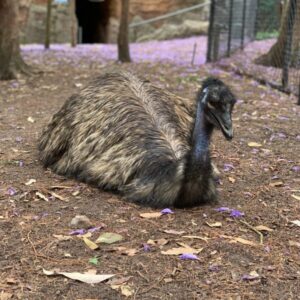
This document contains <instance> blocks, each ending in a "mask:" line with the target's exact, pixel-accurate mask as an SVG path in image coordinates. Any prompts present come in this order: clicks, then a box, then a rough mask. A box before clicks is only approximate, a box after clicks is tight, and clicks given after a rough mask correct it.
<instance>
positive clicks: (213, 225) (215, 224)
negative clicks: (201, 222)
mask: <svg viewBox="0 0 300 300" xmlns="http://www.w3.org/2000/svg"><path fill="white" fill-rule="evenodd" d="M205 223H206V224H207V225H208V226H209V227H222V223H221V222H215V223H208V222H205Z"/></svg>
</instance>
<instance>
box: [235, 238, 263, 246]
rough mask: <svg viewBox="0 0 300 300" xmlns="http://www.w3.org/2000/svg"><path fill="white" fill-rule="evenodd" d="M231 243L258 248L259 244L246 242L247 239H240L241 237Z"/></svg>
mask: <svg viewBox="0 0 300 300" xmlns="http://www.w3.org/2000/svg"><path fill="white" fill-rule="evenodd" d="M230 243H240V244H243V245H248V246H257V243H255V242H252V241H249V240H246V239H243V238H240V237H235V238H233V239H232V240H231V241H230Z"/></svg>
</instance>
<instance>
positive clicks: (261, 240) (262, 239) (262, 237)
mask: <svg viewBox="0 0 300 300" xmlns="http://www.w3.org/2000/svg"><path fill="white" fill-rule="evenodd" d="M240 222H241V223H243V224H244V225H246V226H247V227H248V228H250V229H251V230H252V231H254V232H255V233H257V234H258V235H259V243H260V244H261V245H262V244H263V243H264V236H263V234H262V233H261V232H260V231H259V230H257V229H256V228H255V227H253V226H252V225H250V224H249V223H247V222H246V221H243V220H240Z"/></svg>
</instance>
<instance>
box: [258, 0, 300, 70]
mask: <svg viewBox="0 0 300 300" xmlns="http://www.w3.org/2000/svg"><path fill="white" fill-rule="evenodd" d="M289 7H290V1H289V0H286V1H285V2H284V5H283V7H282V11H281V12H282V13H281V22H280V29H279V36H278V39H277V42H276V43H275V44H274V45H273V46H272V47H271V49H270V50H269V52H268V53H266V54H263V55H262V56H260V57H258V58H257V59H256V60H255V62H256V63H257V64H261V65H264V66H271V67H275V68H282V67H283V64H284V49H285V45H286V43H287V31H288V26H287V24H288V22H290V21H291V20H290V14H289ZM299 28H300V4H297V7H296V11H295V18H294V25H293V39H292V44H291V59H290V66H291V67H297V62H298V63H299V51H300V30H299Z"/></svg>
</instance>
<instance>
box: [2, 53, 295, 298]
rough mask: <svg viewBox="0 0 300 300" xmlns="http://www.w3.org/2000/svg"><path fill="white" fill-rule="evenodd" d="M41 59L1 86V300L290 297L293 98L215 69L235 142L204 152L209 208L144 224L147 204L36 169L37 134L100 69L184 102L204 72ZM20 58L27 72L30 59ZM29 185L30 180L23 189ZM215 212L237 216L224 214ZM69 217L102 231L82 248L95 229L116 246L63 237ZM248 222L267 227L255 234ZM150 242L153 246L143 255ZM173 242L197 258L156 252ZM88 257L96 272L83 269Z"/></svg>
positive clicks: (208, 69) (217, 139)
mask: <svg viewBox="0 0 300 300" xmlns="http://www.w3.org/2000/svg"><path fill="white" fill-rule="evenodd" d="M40 55H41V56H42V57H43V59H44V61H43V65H39V66H38V67H40V68H42V69H44V72H43V73H40V74H38V75H35V76H31V77H26V78H25V77H24V78H21V79H19V80H17V81H6V82H0V165H1V168H0V237H1V240H0V299H1V300H2V299H30V300H33V299H38V300H42V299H98V300H100V299H101V300H103V299H125V298H126V297H125V296H124V295H123V294H125V292H126V291H125V290H126V288H128V287H130V292H129V294H131V295H129V296H128V297H127V299H178V300H179V299H300V296H299V295H300V256H299V251H300V244H299V242H300V241H299V236H300V227H299V224H298V225H297V222H294V223H293V222H292V221H297V220H299V219H300V210H299V208H300V206H299V205H300V201H299V197H300V186H299V184H300V179H299V174H300V173H299V168H297V166H299V165H300V162H299V149H300V148H299V143H300V130H299V128H300V121H299V120H300V118H299V116H300V109H299V107H298V106H296V105H295V103H296V99H295V98H293V97H292V96H290V97H288V96H287V95H285V94H282V93H280V92H278V91H275V90H272V89H271V88H269V87H265V86H262V85H259V84H257V82H255V81H254V80H252V79H251V80H250V79H248V78H243V77H240V76H236V75H234V74H233V73H228V72H226V71H223V70H221V69H220V70H218V77H219V78H221V79H223V80H224V81H225V82H226V83H227V84H229V85H230V86H232V88H233V90H234V92H235V94H236V95H237V97H238V99H239V101H238V103H237V105H236V107H235V110H234V115H233V118H234V128H235V138H234V140H233V141H232V142H230V143H229V142H227V141H225V140H224V138H223V137H222V136H221V134H220V133H216V134H215V136H214V141H213V145H212V156H213V159H214V161H215V162H216V164H217V166H218V167H219V169H220V171H221V179H220V185H219V203H218V205H217V206H211V205H206V206H203V207H198V208H194V209H186V210H179V209H178V210H177V209H176V210H174V214H169V215H164V216H161V217H159V218H151V219H147V218H142V217H141V216H140V214H141V213H145V212H153V211H152V210H151V209H150V208H146V207H139V206H136V205H134V204H130V203H127V202H126V201H124V199H121V198H120V197H118V196H116V195H114V194H112V193H109V192H104V191H102V190H99V189H97V188H93V187H91V186H88V185H86V184H83V183H79V182H77V181H75V180H69V179H65V178H63V177H60V176H57V175H55V174H53V173H52V172H51V171H49V170H45V169H43V168H42V166H41V164H40V162H39V160H38V152H37V143H38V139H39V136H40V134H41V131H42V128H43V127H44V126H45V125H46V124H47V122H48V121H49V120H50V118H51V116H52V115H53V114H54V113H55V112H56V111H57V110H58V109H59V107H60V106H61V105H62V104H63V103H64V101H65V100H66V99H67V98H68V97H69V96H70V95H72V94H73V93H75V92H76V91H77V90H79V89H80V88H81V86H82V85H86V84H87V83H88V82H89V80H91V79H92V78H94V77H95V76H97V75H98V74H101V73H102V72H104V71H105V70H106V69H107V68H108V66H109V67H111V66H113V67H114V68H124V69H127V70H132V71H134V72H135V73H137V74H138V75H141V76H146V77H147V78H149V79H150V80H152V81H153V82H156V83H157V84H159V85H161V86H164V87H165V88H167V89H169V90H171V91H172V92H175V93H178V94H180V95H183V96H187V97H194V96H195V92H196V90H197V88H198V87H199V85H200V82H201V80H203V79H204V78H205V77H206V76H208V75H210V74H213V73H215V72H216V69H215V67H213V66H210V65H203V66H201V67H193V68H191V67H189V66H176V65H172V64H164V65H162V63H157V64H155V63H151V64H150V63H138V64H136V63H133V64H125V65H119V64H114V63H113V62H111V61H110V62H107V63H105V62H101V63H100V62H99V63H97V62H95V61H93V59H92V58H90V57H89V56H88V55H86V56H85V57H84V58H82V60H80V61H79V62H77V63H74V62H71V61H69V60H64V59H61V57H59V56H57V55H56V52H55V51H51V50H50V51H49V52H45V54H43V53H41V54H40ZM47 60H49V61H51V62H52V64H51V65H50V66H47V64H46V63H47ZM27 61H28V63H29V64H31V65H36V61H35V59H34V56H28V57H27ZM212 70H213V71H212ZM253 143H257V144H253ZM224 164H226V165H225V167H224ZM30 179H35V180H36V182H33V183H31V184H28V181H29V180H30ZM26 183H27V185H26ZM53 192H54V193H55V194H53ZM41 195H44V196H46V198H43V197H42V196H41ZM57 195H58V196H57ZM218 207H229V208H232V209H238V210H239V211H241V212H243V213H244V214H245V215H244V217H241V218H233V217H230V216H229V213H227V212H219V211H218V210H217V209H216V208H218ZM76 215H85V216H87V217H88V218H89V219H90V221H91V222H92V224H93V226H102V227H103V228H102V229H100V230H98V231H96V232H94V233H92V235H91V237H89V239H90V240H93V241H95V240H96V239H97V238H98V236H99V235H100V234H101V233H103V232H113V233H119V234H121V235H122V236H123V238H124V239H123V240H122V241H120V242H118V243H115V244H110V245H107V244H101V245H100V248H99V249H98V250H91V249H90V248H88V247H87V245H86V244H85V243H84V242H83V240H82V238H80V237H78V236H74V235H70V231H71V230H72V228H71V227H70V224H69V223H70V221H71V220H72V218H73V217H74V216H76ZM216 222H220V223H221V224H214V223H216ZM208 224H210V225H211V224H213V225H217V226H220V227H210V226H209V225H208ZM259 225H263V226H266V227H267V228H265V229H267V231H266V230H263V229H262V228H261V227H258V229H255V228H254V227H255V226H259ZM166 230H167V231H168V230H174V231H175V232H173V233H166V232H165V231H166ZM181 231H184V233H182V232H181ZM174 233H177V234H174ZM60 236H64V237H65V240H64V238H62V237H60ZM185 236H196V237H198V238H195V237H194V238H187V237H185ZM237 238H239V239H237ZM149 239H152V240H159V241H158V242H157V244H156V245H150V251H145V250H147V249H145V247H144V246H145V245H144V246H143V244H145V243H147V242H148V240H149ZM160 239H165V240H160ZM180 243H184V244H187V245H189V246H191V247H193V248H197V249H198V248H202V251H201V252H200V253H199V254H198V257H199V260H181V259H180V258H179V256H178V255H164V254H162V253H161V252H162V251H166V250H168V249H170V248H176V247H179V244H180ZM118 247H125V248H122V249H123V250H122V249H120V248H118ZM128 249H131V251H126V250H128ZM132 249H134V251H133V250H132ZM128 254H129V255H128ZM93 257H97V258H98V263H97V264H92V263H91V262H90V261H89V260H90V259H91V258H93ZM43 268H44V269H46V270H52V269H57V268H58V269H60V270H61V271H69V272H71V271H76V272H86V271H88V270H91V269H94V270H97V273H99V274H116V276H115V279H114V280H116V279H117V280H119V282H118V281H117V283H119V286H120V288H119V289H112V287H111V286H112V284H113V283H114V282H112V281H111V280H109V281H106V282H102V283H97V284H94V285H90V284H87V283H82V282H78V281H75V280H71V279H67V278H65V277H63V276H46V275H44V274H43V271H42V269H43ZM254 271H255V272H254ZM115 283H116V281H115ZM121 286H123V287H124V286H125V288H123V289H121ZM122 291H123V292H122ZM124 291H125V292H124Z"/></svg>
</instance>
